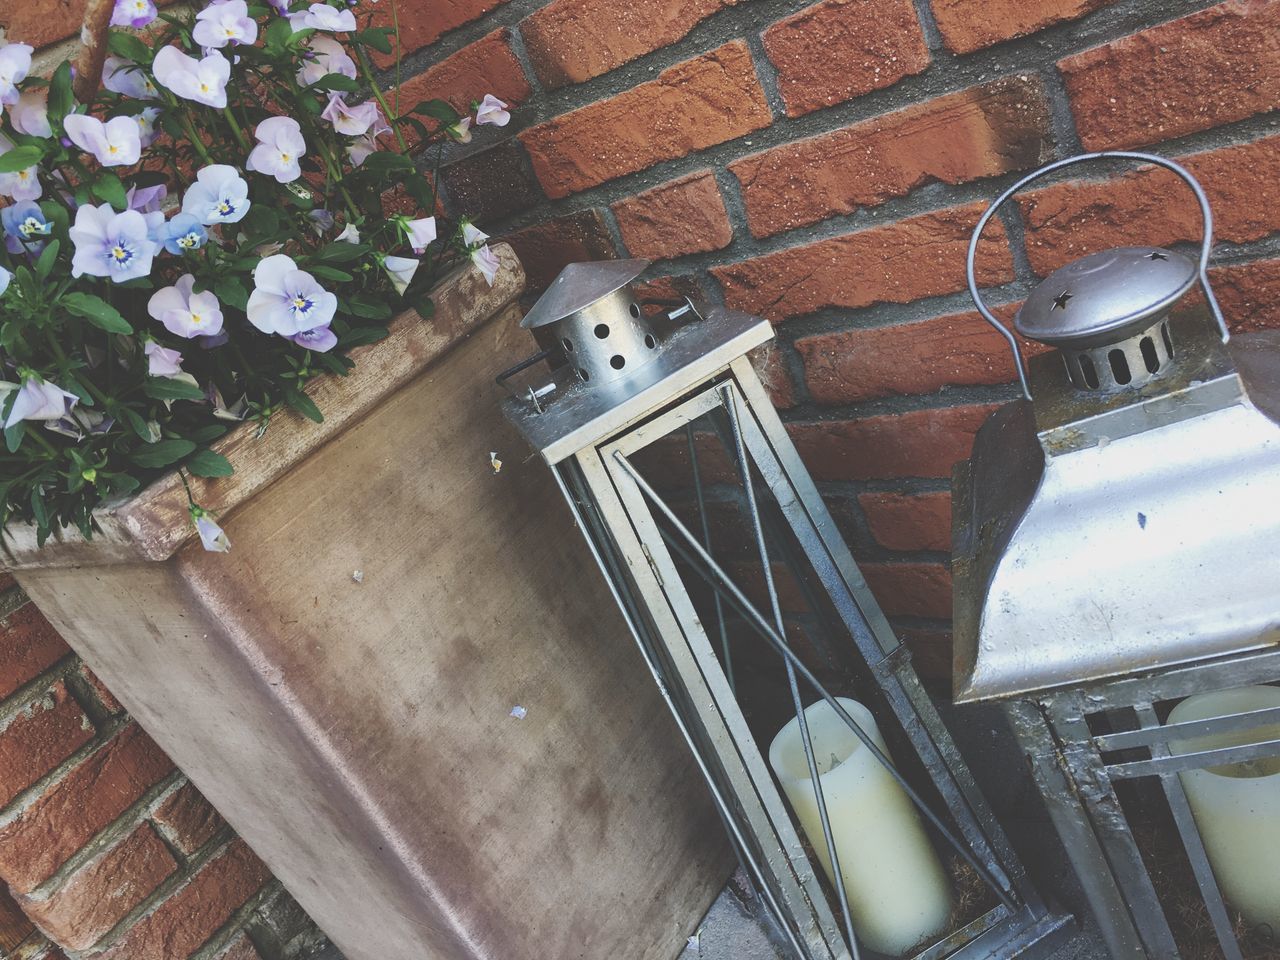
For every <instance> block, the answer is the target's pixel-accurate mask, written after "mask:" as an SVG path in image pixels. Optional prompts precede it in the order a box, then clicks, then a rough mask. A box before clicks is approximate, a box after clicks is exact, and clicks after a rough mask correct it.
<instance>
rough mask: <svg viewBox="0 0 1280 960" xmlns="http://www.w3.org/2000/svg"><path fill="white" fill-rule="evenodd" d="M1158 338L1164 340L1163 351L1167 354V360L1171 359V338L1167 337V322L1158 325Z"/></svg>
mask: <svg viewBox="0 0 1280 960" xmlns="http://www.w3.org/2000/svg"><path fill="white" fill-rule="evenodd" d="M1160 336H1161V337H1163V338H1164V350H1165V353H1167V354H1169V359H1170V360H1172V359H1173V337H1171V336H1169V321H1168V320H1166V321H1165V322H1164V323H1162V324H1160Z"/></svg>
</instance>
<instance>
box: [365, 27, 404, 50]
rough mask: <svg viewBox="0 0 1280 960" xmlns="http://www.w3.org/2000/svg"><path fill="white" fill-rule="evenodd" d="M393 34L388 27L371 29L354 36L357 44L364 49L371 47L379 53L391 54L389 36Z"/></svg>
mask: <svg viewBox="0 0 1280 960" xmlns="http://www.w3.org/2000/svg"><path fill="white" fill-rule="evenodd" d="M393 33H395V31H394V30H392V29H391V28H390V27H373V28H371V29H369V30H362V31H360V32H359V33H357V34H356V35H355V39H356V40H357V41H358V42H359V43H363V44H364V45H365V46H366V47H373V49H375V50H377V51H378V52H379V53H390V52H391V35H392V34H393Z"/></svg>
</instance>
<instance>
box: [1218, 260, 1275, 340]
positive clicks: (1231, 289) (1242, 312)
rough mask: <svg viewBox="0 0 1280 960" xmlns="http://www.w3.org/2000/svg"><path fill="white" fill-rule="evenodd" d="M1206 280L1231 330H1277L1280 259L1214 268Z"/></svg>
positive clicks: (1242, 331)
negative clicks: (1211, 287) (1208, 281)
mask: <svg viewBox="0 0 1280 960" xmlns="http://www.w3.org/2000/svg"><path fill="white" fill-rule="evenodd" d="M1209 280H1210V282H1211V283H1212V284H1213V292H1214V295H1215V296H1216V297H1217V298H1218V306H1220V307H1221V308H1222V313H1223V315H1224V316H1226V318H1227V323H1228V324H1229V325H1230V326H1231V329H1232V330H1235V331H1237V332H1240V333H1245V332H1247V331H1250V330H1277V329H1280V260H1261V261H1259V262H1257V263H1244V264H1239V265H1237V266H1233V267H1217V268H1216V269H1213V270H1210V271H1209Z"/></svg>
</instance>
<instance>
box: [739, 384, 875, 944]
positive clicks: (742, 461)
mask: <svg viewBox="0 0 1280 960" xmlns="http://www.w3.org/2000/svg"><path fill="white" fill-rule="evenodd" d="M720 399H721V402H722V403H723V404H724V405H725V409H726V410H728V412H729V426H730V429H731V430H732V431H733V445H734V455H735V457H736V458H737V461H738V474H739V475H740V476H741V478H742V486H743V489H744V490H746V492H747V510H748V512H749V513H750V514H751V527H752V532H753V533H754V534H755V538H756V549H757V550H758V551H759V553H760V563H761V565H762V566H763V568H764V581H765V585H766V586H767V587H768V590H769V603H770V605H771V606H772V607H773V621H774V626H775V627H776V628H777V631H778V635H779V636H780V637H785V636H786V630H787V628H786V624H785V623H784V622H783V619H782V606H781V604H779V603H778V588H777V585H776V584H775V583H774V582H773V570H772V568H771V567H770V564H769V548H768V546H767V545H766V544H765V541H764V528H763V527H762V526H761V524H760V510H759V508H758V507H757V506H756V492H755V481H754V479H753V478H752V476H751V464H750V463H749V462H748V461H747V451H746V448H745V447H743V445H742V426H741V424H740V423H739V422H738V406H737V404H736V403H735V402H734V397H733V393H732V391H731V390H730V388H728V387H722V388H721V391H720ZM716 595H717V596H719V592H718V591H717V592H716ZM782 662H783V663H784V664H785V665H786V668H787V685H788V687H790V689H791V702H792V705H793V706H794V707H795V711H796V723H798V724H799V725H800V743H801V744H802V745H803V746H804V760H805V763H806V764H807V765H808V768H809V782H810V783H811V784H813V794H814V797H815V798H816V799H817V801H818V819H819V820H820V821H821V822H822V837H823V839H824V840H825V841H826V844H827V856H828V857H830V858H831V876H832V878H833V881H832V882H833V883H834V884H835V888H836V895H837V896H838V897H839V898H840V909H841V911H842V912H843V914H844V926H845V933H846V934H847V936H848V938H849V951H850V952H851V953H852V954H853V960H861V953H860V951H859V949H858V938H857V935H856V934H855V933H854V930H853V913H852V912H851V911H850V910H849V894H848V892H847V891H846V890H845V888H844V874H843V873H842V872H841V870H840V857H839V855H838V854H837V853H836V840H835V833H834V832H833V831H832V829H831V818H830V815H829V814H828V812H827V798H826V791H824V790H823V789H822V776H821V775H820V774H819V773H818V763H817V760H816V759H815V758H814V755H813V738H812V737H811V736H810V734H809V719H808V717H806V716H805V715H804V700H802V699H801V697H800V684H799V682H798V681H797V680H796V668H795V667H794V666H793V665H792V663H791V661H790V660H788V659H787V658H785V657H784V658H783V661H782Z"/></svg>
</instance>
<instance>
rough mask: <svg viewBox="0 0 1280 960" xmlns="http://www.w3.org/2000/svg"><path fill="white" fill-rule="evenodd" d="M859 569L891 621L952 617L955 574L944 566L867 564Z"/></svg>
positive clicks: (932, 564)
mask: <svg viewBox="0 0 1280 960" xmlns="http://www.w3.org/2000/svg"><path fill="white" fill-rule="evenodd" d="M859 569H860V570H861V571H862V575H863V576H864V577H866V578H867V586H869V587H870V588H871V592H872V593H873V594H875V598H876V601H877V602H878V603H879V604H880V608H881V609H882V610H883V611H884V612H885V614H886V615H887V616H890V617H936V618H939V619H949V618H950V616H951V571H950V570H948V569H947V568H946V566H944V565H943V564H941V563H864V564H862V565H861V566H860V567H859Z"/></svg>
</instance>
